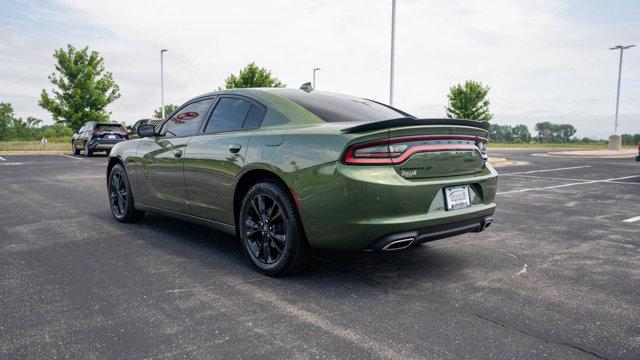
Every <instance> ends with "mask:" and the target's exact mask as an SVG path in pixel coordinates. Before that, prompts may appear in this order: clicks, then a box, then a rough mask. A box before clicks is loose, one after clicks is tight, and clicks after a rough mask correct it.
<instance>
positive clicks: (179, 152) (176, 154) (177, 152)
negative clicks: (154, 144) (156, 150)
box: [173, 150, 182, 158]
mask: <svg viewBox="0 0 640 360" xmlns="http://www.w3.org/2000/svg"><path fill="white" fill-rule="evenodd" d="M173 156H175V157H176V158H181V157H182V150H174V152H173Z"/></svg>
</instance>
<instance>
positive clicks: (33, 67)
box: [0, 0, 640, 137]
mask: <svg viewBox="0 0 640 360" xmlns="http://www.w3.org/2000/svg"><path fill="white" fill-rule="evenodd" d="M20 4H21V5H19V6H13V9H10V10H9V12H13V15H14V16H12V18H15V19H18V20H15V21H13V22H4V21H3V23H4V24H3V25H0V29H1V30H2V32H3V34H7V38H8V39H9V40H8V41H3V45H4V46H2V45H0V62H1V63H2V67H1V68H0V77H1V78H2V79H3V80H2V83H3V84H4V85H3V86H2V88H0V97H1V98H2V101H7V100H9V101H11V102H12V103H14V107H15V108H16V110H17V111H18V113H19V114H21V115H22V116H27V115H33V114H35V115H37V116H40V117H42V118H45V119H48V118H49V117H48V116H47V114H46V113H45V112H44V111H42V109H39V108H38V107H37V105H36V102H37V96H38V94H39V92H40V90H41V89H42V88H49V85H48V83H47V79H46V77H47V75H48V74H49V73H50V72H51V71H52V70H53V62H52V58H51V53H52V52H53V50H54V49H56V48H59V47H63V46H64V45H65V44H66V43H67V42H70V43H73V44H75V45H76V46H83V45H90V46H91V48H92V49H95V50H98V51H100V53H101V54H102V55H103V56H104V57H105V61H106V65H107V67H108V69H109V70H110V71H112V72H113V74H114V78H115V79H116V80H117V81H118V83H119V84H120V87H121V91H122V94H123V96H122V98H121V99H119V100H118V101H117V102H116V103H114V104H113V105H112V106H111V108H110V109H111V110H112V111H113V117H114V119H116V120H118V121H126V122H128V123H132V122H133V121H135V120H136V119H139V118H142V117H146V116H150V115H151V112H152V110H153V109H154V108H156V107H158V106H159V102H160V89H159V83H160V79H159V67H160V65H159V50H160V49H161V48H167V49H169V52H168V53H167V54H166V58H165V60H166V62H165V65H166V68H165V70H166V72H165V76H166V77H165V99H166V102H167V103H181V102H184V101H186V100H188V99H189V98H191V97H193V96H196V95H199V94H201V93H205V92H209V91H212V90H215V89H216V88H217V87H218V86H221V85H222V84H223V83H224V78H225V77H226V76H227V75H228V74H229V73H232V72H237V71H238V70H239V69H240V68H242V67H243V66H244V65H246V64H247V63H249V62H251V61H255V62H256V63H257V64H259V65H261V66H265V67H267V68H269V69H271V70H272V71H273V73H274V74H275V75H276V76H278V77H279V78H280V79H281V80H282V81H284V82H285V83H286V84H288V85H289V86H290V87H298V86H300V84H302V83H304V82H306V81H310V80H311V75H312V72H311V71H312V69H313V68H314V67H316V66H318V67H321V68H322V70H321V71H320V72H318V79H317V84H318V87H319V89H321V90H330V91H336V92H342V93H349V94H354V95H358V96H363V97H369V98H373V99H377V100H381V101H387V99H388V91H389V90H388V84H389V71H388V67H389V38H390V30H389V28H390V1H365V0H352V1H330V0H317V1H290V0H288V1H285V0H270V1H246V0H245V1H243V0H240V1H207V2H200V1H189V0H183V1H180V2H175V1H99V2H98V1H84V0H59V1H56V2H51V3H46V5H45V6H43V5H42V4H36V3H30V2H27V3H20ZM10 6H11V5H10ZM637 8H640V6H638V5H637V4H631V3H628V4H627V6H625V7H616V6H608V5H607V4H603V3H599V2H572V1H557V0H541V1H483V2H478V1H456V2H451V1H418V0H412V1H409V0H399V1H398V5H397V38H396V39H397V43H396V49H397V53H396V88H395V89H396V93H395V99H396V102H395V105H396V106H398V107H400V108H403V109H405V110H407V111H408V112H411V113H415V114H417V115H420V116H429V117H439V116H442V115H443V114H444V105H445V103H446V93H447V91H448V88H449V87H450V86H451V85H453V84H455V83H457V82H462V81H464V80H467V79H474V80H479V81H482V82H483V83H485V84H488V85H490V86H491V89H492V90H491V93H490V99H491V102H492V110H493V112H494V113H495V115H496V119H495V121H496V122H498V123H502V124H516V123H526V124H528V125H533V124H535V123H536V122H538V121H563V122H567V123H572V124H574V125H575V126H576V127H577V128H578V129H579V133H578V135H579V136H598V137H606V136H607V135H608V133H609V132H610V130H609V129H610V128H612V127H613V125H612V122H613V120H612V118H613V111H614V108H615V91H616V81H617V62H618V57H617V54H615V53H614V52H612V51H609V50H608V47H609V46H611V45H613V44H615V43H617V42H633V41H637V40H638V39H639V38H640V36H639V35H640V20H638V17H637V16H636V15H637V14H638V9H637ZM618 13H619V14H618ZM620 14H622V15H624V16H622V15H621V16H613V15H620ZM3 17H4V16H3ZM0 20H4V19H0ZM3 36H4V35H3ZM633 50H636V51H635V52H634V51H633ZM638 51H640V49H632V51H629V52H628V53H626V54H625V64H624V76H623V89H622V97H621V104H622V105H621V114H622V115H621V122H622V124H623V127H622V130H623V131H625V132H640V104H638V102H637V101H635V99H637V98H638V97H639V95H640V76H639V75H640V69H639V67H638V64H639V61H638V59H640V54H636V53H637V52H638ZM609 125H611V126H609Z"/></svg>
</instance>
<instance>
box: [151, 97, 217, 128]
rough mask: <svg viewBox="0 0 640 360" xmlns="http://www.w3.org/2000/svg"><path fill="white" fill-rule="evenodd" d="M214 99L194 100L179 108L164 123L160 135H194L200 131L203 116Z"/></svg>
mask: <svg viewBox="0 0 640 360" xmlns="http://www.w3.org/2000/svg"><path fill="white" fill-rule="evenodd" d="M212 103H213V99H205V100H200V101H196V102H193V103H191V104H189V105H187V106H185V107H183V108H182V109H180V110H178V111H177V112H176V113H175V114H174V115H173V116H172V117H171V119H169V120H168V121H166V122H165V123H164V125H162V130H160V135H161V136H163V135H165V136H168V137H175V136H192V135H195V134H196V133H197V132H198V129H199V128H200V122H201V121H202V117H203V116H204V115H205V114H206V113H207V110H209V107H210V106H211V104H212Z"/></svg>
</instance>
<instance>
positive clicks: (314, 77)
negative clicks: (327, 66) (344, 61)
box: [313, 68, 320, 90]
mask: <svg viewBox="0 0 640 360" xmlns="http://www.w3.org/2000/svg"><path fill="white" fill-rule="evenodd" d="M318 70H320V68H315V69H313V90H315V89H316V71H318Z"/></svg>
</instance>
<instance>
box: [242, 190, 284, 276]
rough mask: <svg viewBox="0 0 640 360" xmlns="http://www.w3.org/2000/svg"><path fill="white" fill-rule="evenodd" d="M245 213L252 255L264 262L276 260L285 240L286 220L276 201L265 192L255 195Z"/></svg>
mask: <svg viewBox="0 0 640 360" xmlns="http://www.w3.org/2000/svg"><path fill="white" fill-rule="evenodd" d="M249 204H250V206H249V207H248V209H247V210H248V212H247V214H246V215H245V221H244V223H245V226H246V234H245V235H246V239H247V241H248V242H249V249H250V250H251V253H252V254H253V256H255V257H256V258H257V259H258V260H259V261H261V262H263V263H265V264H273V263H274V262H276V261H277V260H278V259H279V258H280V256H281V255H282V252H283V251H284V247H285V245H286V242H287V229H288V227H287V222H286V219H285V218H284V214H283V213H282V209H281V208H280V205H278V202H277V201H276V200H275V199H273V198H272V197H271V196H269V195H266V194H258V195H256V196H255V197H254V198H253V199H252V200H251V201H250V202H249Z"/></svg>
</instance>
